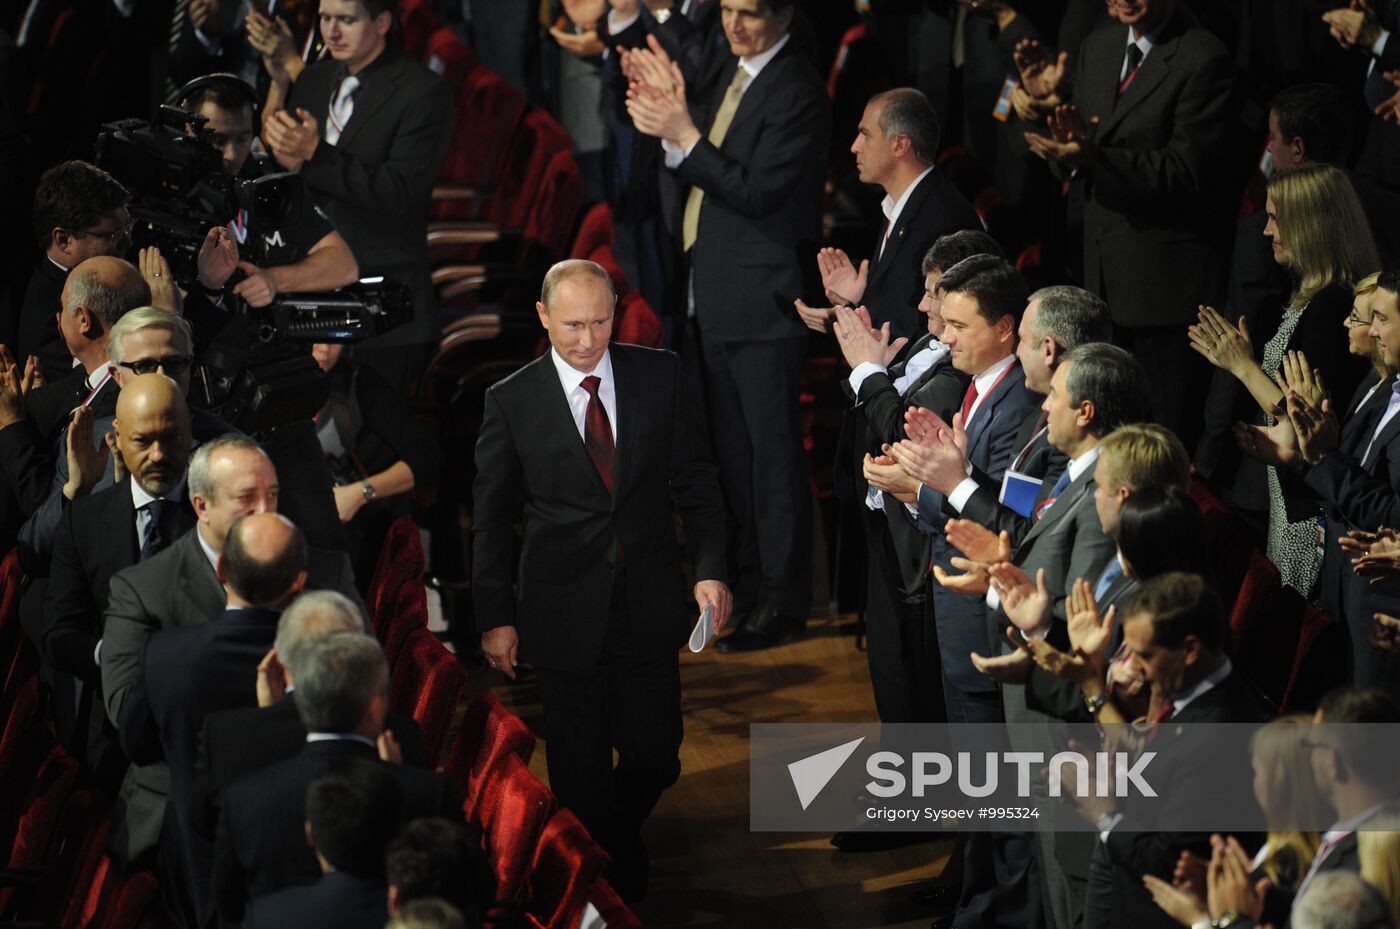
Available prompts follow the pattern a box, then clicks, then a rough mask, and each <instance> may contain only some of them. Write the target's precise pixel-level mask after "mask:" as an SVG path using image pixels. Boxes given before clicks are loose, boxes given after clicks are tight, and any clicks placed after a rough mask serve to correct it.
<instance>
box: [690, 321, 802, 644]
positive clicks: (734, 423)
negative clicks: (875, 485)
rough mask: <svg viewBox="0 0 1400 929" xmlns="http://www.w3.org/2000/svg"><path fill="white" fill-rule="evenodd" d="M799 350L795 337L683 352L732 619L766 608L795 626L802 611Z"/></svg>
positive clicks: (705, 342)
mask: <svg viewBox="0 0 1400 929" xmlns="http://www.w3.org/2000/svg"><path fill="white" fill-rule="evenodd" d="M696 348H698V349H699V351H698V352H696V351H695V349H696ZM806 350H807V342H806V340H805V339H774V340H770V341H752V342H721V341H714V340H711V339H708V338H705V337H704V335H703V334H702V335H701V338H700V344H699V345H698V346H696V345H693V346H691V348H690V350H689V351H688V352H687V353H686V357H687V358H688V359H693V360H694V361H695V362H698V363H699V364H700V366H701V372H702V383H703V385H704V389H705V394H706V402H707V407H708V411H709V420H710V437H711V439H712V441H713V444H714V451H715V455H716V459H717V461H718V462H719V466H720V477H721V479H722V481H723V485H724V495H725V500H726V501H727V503H728V507H729V516H730V525H731V528H732V533H731V545H730V549H729V551H730V560H731V563H732V565H733V570H732V571H731V572H730V577H731V578H733V579H734V582H733V583H732V584H731V587H732V588H733V590H734V612H735V614H736V615H742V614H743V613H747V612H749V611H751V610H754V609H758V608H765V607H766V608H768V609H772V610H775V611H777V612H779V613H783V614H785V615H788V616H796V617H798V618H799V619H803V620H805V619H806V618H807V614H808V613H809V612H810V610H811V605H812V492H811V488H810V486H809V476H808V465H807V454H806V452H805V450H804V449H803V447H802V425H801V418H800V408H799V404H798V380H799V378H800V376H801V373H802V357H803V355H805V354H806ZM697 356H698V357H697ZM688 363H689V362H688Z"/></svg>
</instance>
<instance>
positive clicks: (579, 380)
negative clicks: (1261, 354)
mask: <svg viewBox="0 0 1400 929" xmlns="http://www.w3.org/2000/svg"><path fill="white" fill-rule="evenodd" d="M614 303H615V296H614V293H613V287H612V281H611V279H610V278H609V277H608V274H607V272H606V271H604V270H603V268H602V267H600V266H599V265H596V264H594V263H593V262H591V261H563V262H560V263H559V264H556V265H555V266H554V267H553V268H551V269H550V271H549V273H548V274H546V275H545V279H544V286H543V287H542V289H541V294H540V302H539V303H538V304H536V307H537V309H538V311H539V316H540V322H541V324H542V325H543V326H544V328H545V329H546V331H547V332H548V333H549V341H550V345H551V349H550V351H549V352H548V353H546V354H545V355H544V356H542V357H541V358H539V359H537V360H536V361H533V362H531V363H530V364H528V365H526V366H525V367H523V368H521V369H520V370H519V371H517V372H516V373H515V374H513V375H511V376H510V377H508V378H506V379H505V380H504V381H501V382H500V383H498V384H496V385H495V386H493V387H492V388H491V389H490V390H489V391H487V394H486V400H485V404H486V408H485V414H484V417H483V420H482V424H481V430H480V432H479V433H478V439H477V445H476V468H477V475H476V482H475V484H474V486H473V488H472V499H473V519H474V523H473V526H472V533H473V547H472V596H473V600H474V602H475V604H476V623H477V628H479V629H481V630H482V637H481V648H482V651H483V652H485V653H486V658H487V660H488V661H489V662H490V664H491V667H492V668H495V669H497V670H499V671H501V672H503V673H504V674H505V675H506V676H507V677H510V678H514V677H515V674H516V666H517V663H518V662H519V661H526V662H528V663H530V664H532V665H533V666H534V668H535V674H536V676H537V677H538V680H539V685H540V699H541V702H542V703H543V704H544V718H545V741H546V743H547V746H548V762H549V786H550V787H551V788H552V789H553V791H554V793H555V795H556V796H557V797H558V798H559V801H560V803H561V804H563V805H564V806H567V807H568V808H569V809H571V810H572V811H573V812H574V813H575V814H576V815H577V816H578V818H579V819H580V820H582V822H583V824H584V825H585V826H586V827H587V828H588V831H589V832H590V833H591V834H592V835H593V837H594V838H596V839H597V840H598V841H599V842H600V843H601V844H602V845H603V847H604V848H605V849H607V851H608V853H609V854H610V855H611V856H612V865H611V867H610V869H609V871H608V878H609V880H610V881H612V883H613V886H614V887H616V888H617V890H618V892H619V893H621V894H622V895H623V897H624V899H627V898H633V899H635V898H637V897H640V896H643V895H644V894H645V893H646V884H647V855H646V848H645V846H644V845H643V844H642V839H641V826H642V823H643V821H644V820H645V819H646V817H647V816H648V815H649V814H650V813H651V809H652V807H653V806H655V805H656V802H657V800H658V799H659V798H660V797H661V793H662V791H664V790H665V789H666V788H667V787H669V786H670V785H671V784H673V783H675V781H676V778H677V777H678V776H679V774H680V758H679V750H680V744H681V735H682V728H681V689H680V688H681V682H680V665H679V662H678V660H677V654H676V653H677V650H678V649H679V648H680V646H681V643H682V642H684V641H685V639H686V634H687V632H688V631H689V629H690V624H691V623H692V622H693V621H694V620H693V614H692V613H690V611H689V610H687V608H686V600H687V599H691V598H692V597H693V602H694V603H695V606H696V607H697V608H698V609H700V610H704V609H706V608H707V607H708V608H713V613H712V616H711V628H712V630H713V631H715V632H717V631H719V630H720V629H721V628H723V626H724V623H725V620H726V618H727V617H728V614H729V610H730V603H731V600H730V594H729V588H728V587H727V586H726V585H725V583H724V582H723V580H722V578H724V577H725V572H726V565H725V550H724V529H725V526H724V501H723V497H722V496H721V495H720V490H719V481H718V475H717V472H716V469H715V467H714V465H713V464H711V463H710V462H709V461H707V460H705V457H704V433H703V428H704V427H703V425H701V424H700V423H698V422H696V421H695V419H696V417H695V416H694V415H693V411H694V409H695V404H694V403H691V402H688V401H686V400H685V399H683V398H682V396H681V394H682V391H681V377H680V365H679V363H678V362H677V360H676V357H675V356H674V355H672V354H671V353H669V352H660V351H654V350H651V349H645V348H640V347H637V346H633V345H611V346H610V345H609V342H608V340H609V337H610V335H611V333H612V321H613V307H614ZM677 510H678V511H679V512H680V516H681V522H682V524H683V525H684V527H685V541H686V547H687V549H688V550H689V555H690V560H691V562H692V564H693V565H694V575H695V577H696V578H697V579H698V583H696V584H695V586H694V588H693V590H692V591H689V592H686V591H684V590H683V589H682V586H681V583H680V579H681V571H680V551H679V547H678V545H677V543H676V533H675V521H674V516H673V514H674V512H675V511H677ZM522 518H523V522H524V527H525V533H524V534H525V538H524V545H523V548H522V549H519V550H520V551H522V552H523V555H522V557H520V558H518V559H517V558H516V556H515V552H516V551H517V548H516V526H517V525H518V524H520V523H521V522H522ZM517 564H518V565H519V571H518V576H519V584H518V587H517V585H516V584H515V580H516V577H517ZM517 590H518V592H517ZM614 749H616V750H617V753H618V761H617V765H616V767H614V765H613V760H612V759H613V750H614Z"/></svg>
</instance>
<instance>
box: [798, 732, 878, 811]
mask: <svg viewBox="0 0 1400 929" xmlns="http://www.w3.org/2000/svg"><path fill="white" fill-rule="evenodd" d="M864 741H865V736H861V737H860V738H858V739H855V740H853V741H850V742H847V743H845V744H844V745H838V746H836V747H835V748H828V749H827V750H826V751H824V752H818V753H817V754H815V755H809V756H807V757H806V758H803V759H801V760H800V761H794V762H792V763H791V764H789V765H788V775H789V776H791V777H792V786H793V787H795V788H796V789H797V799H798V801H799V802H801V804H802V809H804V810H805V809H807V807H809V806H811V805H812V801H813V800H815V799H817V794H819V793H821V792H822V789H823V788H824V787H826V785H827V784H829V783H830V782H831V779H832V778H833V777H835V776H836V772H837V771H840V770H841V766H842V765H843V764H845V763H846V759H848V758H850V757H851V755H852V754H854V753H855V750H856V749H857V748H859V747H860V743H862V742H864Z"/></svg>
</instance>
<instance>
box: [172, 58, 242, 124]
mask: <svg viewBox="0 0 1400 929" xmlns="http://www.w3.org/2000/svg"><path fill="white" fill-rule="evenodd" d="M210 87H222V88H226V89H228V90H231V91H233V92H234V93H235V94H237V95H238V96H239V97H241V98H243V99H244V100H245V101H247V103H248V105H249V106H251V107H252V108H253V124H254V125H257V122H258V111H259V109H260V107H259V105H258V92H257V91H256V90H254V89H253V86H252V85H251V84H249V83H248V82H247V81H245V80H243V78H241V77H239V76H238V75H237V74H230V73H228V72H227V71H219V72H216V73H214V74H206V75H204V76H203V77H197V78H195V79H194V80H192V81H190V82H189V83H188V84H186V85H185V86H184V87H181V88H180V89H179V90H177V91H176V92H175V99H176V100H177V101H179V102H180V103H184V102H185V101H186V100H188V99H189V98H190V97H192V96H194V95H195V94H197V93H199V92H200V91H201V90H205V89H207V88H210Z"/></svg>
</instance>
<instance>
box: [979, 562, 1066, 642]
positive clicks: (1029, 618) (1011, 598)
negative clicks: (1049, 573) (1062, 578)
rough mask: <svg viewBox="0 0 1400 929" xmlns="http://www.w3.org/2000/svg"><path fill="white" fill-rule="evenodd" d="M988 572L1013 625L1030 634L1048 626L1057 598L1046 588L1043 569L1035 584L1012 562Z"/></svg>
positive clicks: (1036, 575) (993, 566) (995, 565)
mask: <svg viewBox="0 0 1400 929" xmlns="http://www.w3.org/2000/svg"><path fill="white" fill-rule="evenodd" d="M987 573H988V574H990V575H991V578H992V589H993V590H995V591H996V592H997V596H998V597H1000V598H1001V608H1002V611H1003V612H1005V613H1006V616H1007V618H1008V619H1010V620H1011V624H1012V625H1013V626H1015V627H1016V628H1017V629H1018V630H1020V631H1021V632H1025V633H1026V634H1028V635H1029V634H1030V633H1033V632H1035V631H1036V630H1037V629H1040V628H1042V627H1043V626H1045V624H1046V620H1047V619H1049V618H1050V607H1051V606H1052V604H1053V603H1054V598H1053V597H1051V596H1050V588H1049V587H1048V586H1046V583H1045V569H1044V568H1040V569H1039V570H1037V571H1036V573H1035V582H1034V583H1032V582H1031V579H1030V578H1029V577H1027V576H1026V572H1025V571H1022V570H1021V569H1020V568H1019V567H1017V566H1016V565H1014V564H1012V563H1011V562H1009V561H1003V562H999V563H997V564H994V565H992V566H991V567H990V568H989V569H988V571H987Z"/></svg>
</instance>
